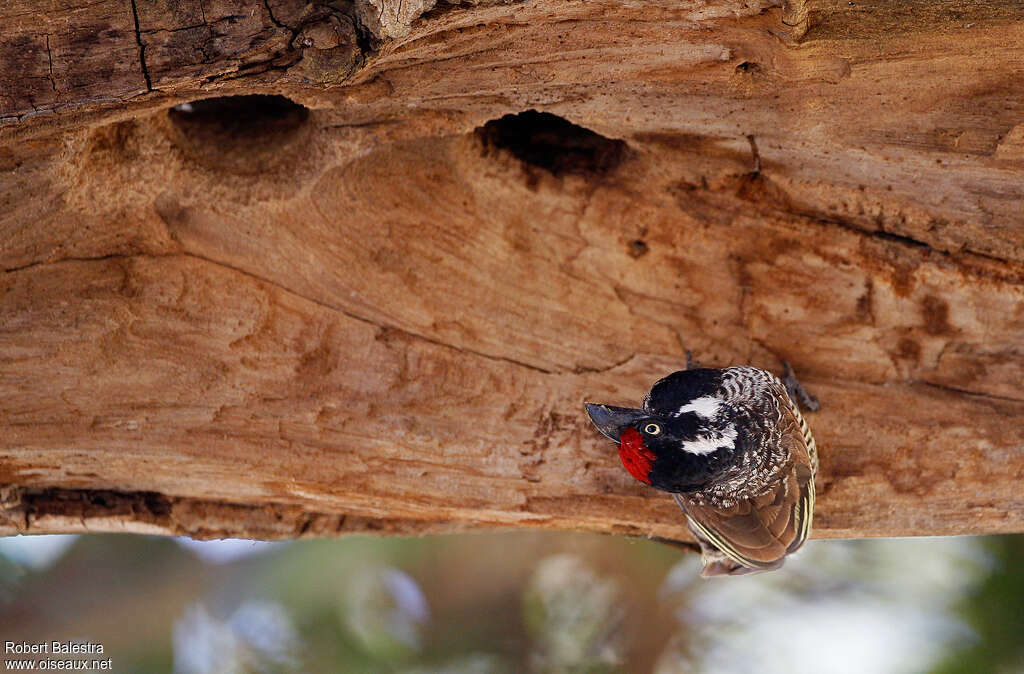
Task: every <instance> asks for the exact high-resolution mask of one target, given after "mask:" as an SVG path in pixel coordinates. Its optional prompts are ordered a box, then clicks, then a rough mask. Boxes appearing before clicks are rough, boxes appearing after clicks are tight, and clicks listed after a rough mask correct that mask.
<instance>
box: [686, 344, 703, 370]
mask: <svg viewBox="0 0 1024 674" xmlns="http://www.w3.org/2000/svg"><path fill="white" fill-rule="evenodd" d="M699 367H700V361H697V360H694V359H693V351H690V350H689V349H687V350H686V369H687V370H696V369H697V368H699Z"/></svg>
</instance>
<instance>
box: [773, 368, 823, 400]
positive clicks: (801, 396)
mask: <svg viewBox="0 0 1024 674" xmlns="http://www.w3.org/2000/svg"><path fill="white" fill-rule="evenodd" d="M782 367H784V368H785V371H784V372H783V378H782V383H783V384H785V386H786V391H787V392H788V393H789V397H790V398H792V399H793V400H795V401H796V402H797V403H798V404H799V405H800V406H801V407H803V408H804V409H805V410H810V411H811V412H817V411H818V410H820V409H821V403H819V402H818V399H817V398H816V397H815V396H813V395H811V394H810V393H808V392H807V389H805V388H804V387H803V384H801V383H800V380H799V379H797V378H796V373H795V372H793V366H792V365H790V364H789V361H788V360H784V361H782Z"/></svg>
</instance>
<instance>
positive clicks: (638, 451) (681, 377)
mask: <svg viewBox="0 0 1024 674" xmlns="http://www.w3.org/2000/svg"><path fill="white" fill-rule="evenodd" d="M719 382H720V376H719V374H718V371H717V370H702V369H697V370H683V371H680V372H675V373H673V374H671V375H669V376H668V377H665V378H664V379H662V380H660V381H658V382H657V383H656V384H655V385H654V386H653V387H652V388H651V392H650V393H648V394H647V396H646V397H645V398H644V408H643V409H631V408H626V407H613V406H611V405H596V404H592V403H587V404H586V408H587V413H588V414H589V415H590V419H591V421H592V422H593V423H594V425H595V426H596V427H597V429H598V430H599V431H601V433H603V434H604V435H605V436H607V437H608V438H610V439H612V440H614V441H615V442H618V443H619V457H620V458H621V459H622V463H623V465H624V466H625V467H626V470H628V471H629V472H630V474H631V475H633V477H635V478H636V479H638V480H640V481H641V482H644V483H647V484H649V485H651V486H652V487H656V488H658V489H663V490H665V491H670V492H677V493H678V492H692V491H697V490H700V489H703V488H705V487H707V486H709V485H710V484H712V483H713V482H714V481H715V478H716V477H719V476H721V475H722V474H724V473H725V471H726V470H727V469H728V468H729V467H730V466H732V464H733V463H734V461H735V459H736V457H737V456H738V455H739V451H738V449H737V447H738V438H737V432H736V424H735V423H734V420H733V419H732V418H731V415H730V414H729V410H728V409H727V408H726V407H725V406H724V405H723V404H722V403H721V401H719V400H718V399H716V398H714V397H713V396H712V395H710V394H711V393H712V392H714V391H715V390H717V388H718V384H719Z"/></svg>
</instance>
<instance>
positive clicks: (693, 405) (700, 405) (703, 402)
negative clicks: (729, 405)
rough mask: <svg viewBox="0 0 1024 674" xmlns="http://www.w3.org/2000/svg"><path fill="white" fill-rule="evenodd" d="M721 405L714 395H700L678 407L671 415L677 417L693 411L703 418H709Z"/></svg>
mask: <svg viewBox="0 0 1024 674" xmlns="http://www.w3.org/2000/svg"><path fill="white" fill-rule="evenodd" d="M721 406H722V401H721V400H719V399H718V398H716V397H714V396H701V397H700V398H695V399H693V400H691V401H690V402H688V403H686V404H685V405H683V406H682V407H680V408H679V409H678V410H677V411H676V413H675V414H673V415H672V416H674V417H679V416H682V415H684V414H686V413H687V412H693V413H694V414H696V415H697V416H698V417H701V418H703V419H711V418H713V417H714V416H715V414H717V413H718V408H719V407H721Z"/></svg>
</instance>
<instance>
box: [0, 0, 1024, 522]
mask: <svg viewBox="0 0 1024 674" xmlns="http://www.w3.org/2000/svg"><path fill="white" fill-rule="evenodd" d="M32 6H33V5H32V4H30V3H26V2H21V1H20V0H18V1H16V2H13V3H8V5H5V7H4V8H3V9H0V19H3V21H0V53H4V54H11V56H10V57H9V58H5V59H3V60H0V83H2V85H3V86H2V88H0V91H2V92H3V93H0V118H2V121H3V122H4V123H3V124H2V125H0V268H2V269H3V270H4V271H3V272H2V274H0V485H6V486H5V487H3V489H2V491H0V504H2V512H3V516H2V517H0V531H3V532H7V533H10V532H14V531H29V532H53V531H83V530H104V531H106V530H125V531H145V532H150V533H164V534H179V533H185V534H189V535H193V536H197V537H218V536H227V535H233V536H253V537H261V538H281V537H295V536H313V535H337V534H341V533H348V532H358V531H381V532H384V533H426V532H437V531H455V530H463V529H468V528H474V527H513V526H514V527H519V526H531V527H546V528H573V529H585V530H591V531H601V532H609V533H622V534H629V535H657V536H663V537H669V538H680V539H682V538H687V537H688V534H687V533H686V527H685V525H684V523H683V521H682V517H681V514H680V513H679V511H678V509H677V508H676V506H675V504H674V503H673V502H672V500H671V498H669V497H668V496H667V495H664V494H659V493H657V492H654V491H652V490H649V489H647V488H645V487H643V486H642V485H640V484H638V483H634V482H633V481H632V480H631V478H630V477H629V476H628V474H626V473H625V471H623V470H622V469H621V467H620V466H619V465H618V458H617V456H616V455H615V452H614V447H613V446H612V445H610V444H609V443H608V442H607V441H606V440H604V439H603V438H602V437H601V436H599V435H598V434H596V433H595V432H593V431H592V430H591V429H590V428H589V426H588V422H587V419H586V417H585V415H584V414H583V411H582V402H583V401H584V400H598V401H601V402H608V403H612V404H635V403H636V402H637V401H638V400H639V398H640V397H641V396H642V394H643V393H644V392H645V391H646V389H647V388H648V387H649V386H650V384H651V383H652V382H653V381H654V380H655V379H657V378H659V377H660V376H662V375H664V374H666V373H667V372H670V371H672V370H674V369H679V368H680V367H682V363H683V352H684V350H685V349H691V350H693V351H694V352H695V353H696V355H697V357H698V358H699V359H700V360H701V361H702V362H703V363H704V364H706V365H713V366H725V365H728V364H738V363H750V364H753V365H757V366H760V367H766V368H768V369H773V370H776V371H778V370H779V369H780V364H781V360H782V359H787V360H789V361H790V362H791V363H793V364H794V366H795V367H796V369H797V372H798V374H799V375H800V376H801V379H802V380H803V381H804V383H805V384H806V385H807V386H808V388H809V389H810V390H811V391H812V392H814V393H815V394H816V395H817V396H818V397H819V399H820V400H821V402H822V405H823V410H822V411H821V412H819V413H816V414H812V415H808V422H809V423H810V424H811V426H812V428H813V429H814V432H815V434H816V437H817V439H818V443H819V447H820V455H821V469H820V477H819V485H818V489H819V497H818V508H817V513H816V519H815V526H816V530H815V535H816V536H819V537H859V536H894V535H933V534H960V533H985V532H1011V531H1024V496H1022V493H1024V492H1022V490H1021V487H1020V485H1021V479H1022V477H1024V424H1022V422H1021V418H1022V414H1024V394H1022V393H1021V390H1020V382H1021V381H1022V379H1024V339H1022V335H1024V216H1022V215H1021V213H1022V208H1021V206H1022V201H1024V131H1022V129H1024V97H1022V96H1024V90H1022V89H1021V88H1020V87H1019V81H1020V76H1021V75H1022V74H1024V50H1022V49H1021V48H1020V46H1019V45H1020V44H1021V38H1024V20H1022V19H1021V16H1022V13H1021V10H1022V9H1024V7H1022V6H1021V4H1020V3H1019V2H989V3H976V4H974V5H972V6H971V7H969V8H965V7H962V6H959V5H958V6H957V7H956V8H955V11H954V8H952V7H951V6H947V5H944V4H942V3H939V4H935V3H911V6H908V5H906V3H891V2H890V3H884V2H877V3H862V2H858V3H856V5H850V4H849V3H846V2H836V3H831V2H806V3H790V4H787V5H786V6H785V7H778V6H774V5H772V4H770V3H767V2H766V3H733V2H728V1H725V2H714V3H708V4H700V5H696V4H694V5H686V4H682V5H681V4H679V3H668V2H664V3H662V2H643V3H622V2H604V1H600V2H544V3H541V2H519V3H498V4H492V3H480V4H476V3H469V4H468V5H467V6H452V5H447V4H442V5H438V6H436V7H435V6H432V5H429V3H426V4H424V3H414V2H406V3H404V4H397V3H396V4H394V5H392V4H390V3H383V4H381V3H380V2H379V1H378V0H367V2H366V3H364V4H359V3H357V4H355V5H353V6H352V7H350V8H349V9H347V10H344V11H342V10H329V9H324V8H323V7H312V6H306V5H305V4H304V3H285V2H276V1H273V0H267V1H266V2H254V3H251V6H249V5H246V6H244V7H243V6H241V5H238V4H237V3H217V2H211V1H210V0H204V1H203V2H198V1H197V2H195V3H194V4H190V3H164V4H161V3H142V2H137V3H131V2H117V3H114V2H99V3H88V4H86V3H79V4H77V5H76V4H73V3H69V2H60V1H58V0H54V1H53V2H52V3H51V6H50V7H49V10H50V11H49V12H48V13H47V19H46V26H47V27H46V28H45V33H44V32H42V31H41V29H40V28H39V24H38V22H34V21H30V20H29V19H30V16H31V15H32ZM374 17H375V18H374ZM136 21H137V26H136ZM136 28H137V29H136ZM47 40H49V42H48V43H47ZM94 59H107V61H105V62H104V63H103V64H97V63H95V62H93V60H94ZM251 93H281V94H285V95H287V96H289V97H290V98H292V99H293V100H295V101H298V102H300V103H303V104H305V105H306V106H308V108H309V112H308V116H307V117H304V118H302V119H301V120H300V121H299V122H297V123H296V124H292V125H277V126H268V127H265V128H264V127H260V129H258V130H259V131H260V133H259V134H258V135H252V136H244V135H243V136H242V137H241V138H240V137H238V136H237V135H232V134H231V133H229V132H228V131H227V130H226V129H228V127H227V126H223V127H222V126H218V125H216V124H207V125H204V123H202V122H196V123H190V122H187V121H183V119H181V118H176V117H175V116H174V115H172V114H169V113H168V109H169V108H170V107H171V106H173V105H175V104H177V103H180V102H184V101H189V100H193V99H196V98H201V97H208V96H213V95H218V96H223V95H230V94H251ZM527 109H535V110H541V111H546V112H551V113H555V114H558V115H561V116H562V117H565V118H567V119H569V120H571V121H573V122H575V123H577V124H581V125H583V126H585V127H587V128H589V129H592V130H594V131H596V132H599V133H601V134H603V135H604V136H606V137H607V138H608V139H616V140H618V141H622V142H624V143H625V146H624V149H623V150H622V151H621V152H618V151H617V152H616V153H615V155H614V159H607V158H606V159H607V160H606V161H605V162H604V163H603V164H600V165H596V164H595V165H588V164H587V163H586V162H583V163H581V164H580V165H578V166H569V165H566V166H562V167H561V168H559V169H557V170H554V171H552V170H548V169H545V168H544V167H542V166H537V165H531V164H530V163H529V162H528V161H527V162H524V161H523V160H522V159H521V158H520V157H518V156H516V154H515V153H514V152H513V151H512V150H514V148H509V147H505V146H502V145H501V144H500V143H496V142H495V140H494V137H492V136H489V135H487V134H486V133H482V132H478V131H477V129H478V128H480V127H481V126H482V125H484V124H485V123H486V122H488V121H490V120H496V119H499V118H500V117H502V115H505V114H509V113H517V112H521V111H523V110H527ZM250 131H251V132H252V133H255V131H252V130H250ZM607 142H609V143H611V142H612V141H611V140H608V141H607Z"/></svg>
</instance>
